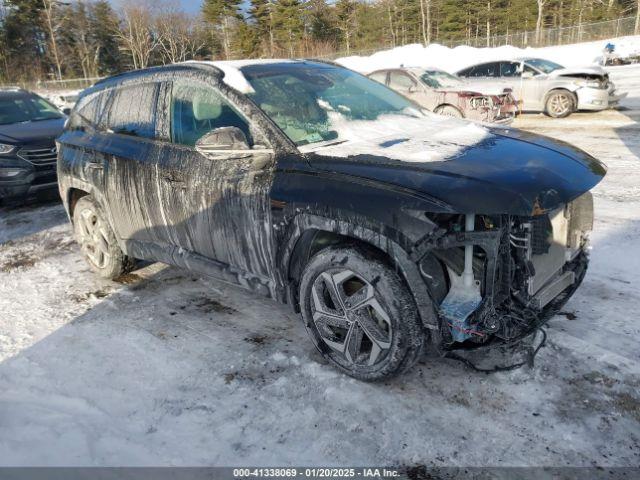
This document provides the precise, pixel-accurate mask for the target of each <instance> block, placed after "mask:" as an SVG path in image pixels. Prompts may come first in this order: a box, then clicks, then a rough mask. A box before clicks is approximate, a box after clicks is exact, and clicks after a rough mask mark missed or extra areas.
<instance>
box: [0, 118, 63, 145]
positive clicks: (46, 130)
mask: <svg viewBox="0 0 640 480" xmlns="http://www.w3.org/2000/svg"><path fill="white" fill-rule="evenodd" d="M64 122H65V118H54V119H51V120H42V121H39V122H26V123H13V124H11V125H0V142H6V143H11V144H19V143H26V144H29V143H36V142H42V143H47V144H48V143H52V142H53V140H54V139H55V138H57V137H59V136H60V135H61V134H62V129H63V127H64Z"/></svg>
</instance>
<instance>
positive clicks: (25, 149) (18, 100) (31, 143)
mask: <svg viewBox="0 0 640 480" xmlns="http://www.w3.org/2000/svg"><path fill="white" fill-rule="evenodd" d="M64 122H65V116H64V115H63V114H62V113H60V112H59V111H58V109H57V108H56V107H54V106H53V105H52V104H51V103H49V102H48V101H46V100H45V99H44V98H41V97H39V96H38V95H36V94H34V93H31V92H28V91H26V90H22V89H21V88H0V202H7V201H11V202H16V201H17V202H19V201H21V200H24V199H25V198H27V197H28V196H30V195H34V194H37V193H39V192H42V191H44V190H50V191H52V192H55V189H56V187H57V181H56V158H57V152H56V144H55V138H56V137H57V136H58V135H60V134H61V133H62V128H63V126H64Z"/></svg>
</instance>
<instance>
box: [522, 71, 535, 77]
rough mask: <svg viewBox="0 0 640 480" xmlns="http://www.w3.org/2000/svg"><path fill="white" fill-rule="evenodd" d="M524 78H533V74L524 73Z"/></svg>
mask: <svg viewBox="0 0 640 480" xmlns="http://www.w3.org/2000/svg"><path fill="white" fill-rule="evenodd" d="M522 78H533V72H522Z"/></svg>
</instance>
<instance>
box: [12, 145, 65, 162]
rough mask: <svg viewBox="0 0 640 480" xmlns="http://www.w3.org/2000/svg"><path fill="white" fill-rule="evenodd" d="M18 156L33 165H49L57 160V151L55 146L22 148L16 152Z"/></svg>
mask: <svg viewBox="0 0 640 480" xmlns="http://www.w3.org/2000/svg"><path fill="white" fill-rule="evenodd" d="M18 156H19V157H20V158H22V159H23V160H26V161H27V162H30V163H32V164H34V165H51V164H54V163H56V161H57V159H58V150H57V149H56V147H55V146H51V147H37V148H35V147H34V148H22V149H20V150H19V151H18Z"/></svg>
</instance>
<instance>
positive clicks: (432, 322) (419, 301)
mask: <svg viewBox="0 0 640 480" xmlns="http://www.w3.org/2000/svg"><path fill="white" fill-rule="evenodd" d="M309 230H321V231H326V232H331V233H336V234H339V235H343V236H346V237H350V238H354V239H357V240H360V241H362V242H365V243H367V244H370V245H373V246H374V247H376V248H378V249H379V250H381V251H383V252H384V253H386V254H387V255H388V256H389V257H390V258H391V260H392V261H393V263H394V265H395V266H396V267H397V269H398V270H399V273H400V274H401V275H402V277H403V278H404V280H405V282H406V284H407V287H408V288H409V291H410V292H411V294H412V295H413V298H414V300H415V302H416V307H417V309H418V313H419V315H420V318H421V320H422V324H423V325H424V327H425V328H427V329H431V330H438V328H439V327H438V316H437V314H436V311H435V308H434V303H433V301H432V300H431V296H430V295H429V291H428V290H427V285H426V283H425V282H424V280H423V279H422V276H421V275H420V272H419V270H418V266H417V265H416V264H415V263H414V262H413V261H412V260H411V258H410V257H409V254H408V252H406V251H405V250H404V249H403V248H402V247H401V246H400V245H399V244H398V243H397V242H395V241H394V240H392V239H391V238H389V237H388V236H386V235H384V234H383V233H381V232H380V231H376V230H374V229H372V228H370V226H364V225H362V224H359V225H356V224H353V223H349V222H346V221H341V220H336V219H332V218H326V217H322V216H319V215H315V214H308V213H300V214H298V215H296V216H295V217H294V218H293V219H292V220H291V223H290V224H289V234H288V240H287V241H286V242H285V243H284V245H283V247H282V249H281V250H280V251H279V252H278V259H279V261H278V264H279V265H281V266H282V271H281V275H282V278H283V279H287V281H288V271H289V266H290V262H291V259H292V255H293V252H294V251H295V249H296V246H297V243H298V241H299V240H300V239H301V237H302V236H303V234H304V232H306V231H309Z"/></svg>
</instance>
